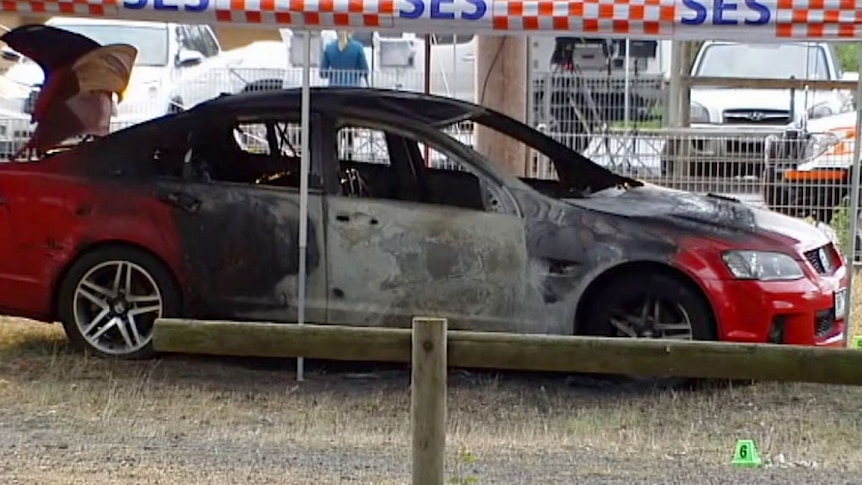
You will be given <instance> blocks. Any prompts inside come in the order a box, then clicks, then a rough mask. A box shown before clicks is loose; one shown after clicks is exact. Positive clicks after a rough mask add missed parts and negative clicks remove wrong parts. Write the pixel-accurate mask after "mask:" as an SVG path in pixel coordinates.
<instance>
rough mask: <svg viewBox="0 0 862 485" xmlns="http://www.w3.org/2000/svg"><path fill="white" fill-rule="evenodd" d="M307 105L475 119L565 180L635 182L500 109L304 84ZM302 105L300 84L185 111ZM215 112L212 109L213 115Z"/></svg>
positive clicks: (442, 122) (432, 120)
mask: <svg viewBox="0 0 862 485" xmlns="http://www.w3.org/2000/svg"><path fill="white" fill-rule="evenodd" d="M309 91H310V98H311V100H312V104H313V109H314V110H315V111H319V112H328V113H346V112H349V111H365V112H371V113H380V114H387V115H391V116H401V117H406V118H409V119H411V120H413V121H419V122H422V123H425V124H427V125H429V126H432V127H435V128H444V127H446V126H449V125H452V124H455V123H459V122H463V121H476V122H478V123H480V124H482V125H484V126H487V127H489V128H492V129H495V130H497V131H499V132H501V133H505V134H507V135H509V136H514V137H516V138H518V139H520V140H521V141H522V142H524V143H526V144H528V145H530V146H533V147H541V148H542V149H543V151H544V152H545V154H547V155H549V156H550V158H551V159H552V160H554V163H555V166H556V169H557V173H558V175H559V176H560V177H561V178H564V179H568V180H569V181H572V182H574V181H576V180H590V185H591V186H592V187H593V188H594V190H601V189H603V188H607V187H614V186H622V185H628V186H641V185H643V183H642V182H640V181H639V180H636V179H632V178H629V177H625V176H622V175H620V174H617V173H615V172H613V171H611V170H609V169H607V168H605V167H602V166H601V165H598V164H597V163H595V162H593V161H592V160H590V159H589V158H587V157H585V156H583V155H581V154H580V153H578V152H576V151H574V150H572V149H571V148H569V147H567V146H566V145H564V144H562V143H560V142H558V141H557V140H554V139H553V138H551V137H549V136H547V135H545V134H544V133H541V132H539V131H537V130H534V129H532V128H531V127H529V126H528V125H525V124H523V123H521V122H519V121H517V120H515V119H513V118H510V117H509V116H506V115H505V114H503V113H500V112H498V111H495V110H492V109H490V108H486V107H484V106H480V105H478V104H474V103H470V102H467V101H462V100H459V99H455V98H448V97H444V96H439V95H434V94H426V93H418V92H413V91H399V90H393V89H380V88H366V87H329V86H323V87H320V86H316V87H311V88H309ZM301 105H302V88H298V87H297V88H287V89H281V90H264V91H257V92H245V93H238V94H225V95H224V96H220V97H218V98H215V99H213V100H210V101H206V102H204V103H201V104H199V105H198V106H196V107H195V108H192V109H191V110H190V111H188V113H190V114H191V113H194V112H198V113H200V112H201V111H209V110H214V111H216V112H218V111H222V110H228V111H233V110H237V111H254V112H258V111H267V110H281V109H299V108H300V107H301ZM214 115H215V113H214Z"/></svg>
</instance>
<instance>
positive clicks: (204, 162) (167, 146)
mask: <svg viewBox="0 0 862 485" xmlns="http://www.w3.org/2000/svg"><path fill="white" fill-rule="evenodd" d="M300 126H301V125H300V123H299V122H294V121H285V120H278V119H252V120H239V119H234V120H218V121H215V122H212V123H210V124H209V125H205V126H204V127H200V126H199V127H197V128H195V130H196V131H186V132H185V133H174V135H173V136H171V137H168V138H165V137H163V138H162V139H161V140H159V143H157V146H156V147H155V149H154V151H153V162H154V164H155V167H156V171H157V172H158V174H159V175H160V176H163V177H165V176H166V177H177V178H182V179H185V180H188V181H192V182H226V183H234V184H244V185H260V186H271V187H283V188H291V189H297V190H298V189H299V188H300V175H301V171H300V169H301V155H302V153H301V150H300V147H301V138H300V134H301V128H300ZM319 180H320V177H318V176H317V174H314V173H310V174H309V187H310V188H319V187H320V185H321V184H320V183H319Z"/></svg>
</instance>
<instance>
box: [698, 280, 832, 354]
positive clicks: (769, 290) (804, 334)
mask: <svg viewBox="0 0 862 485" xmlns="http://www.w3.org/2000/svg"><path fill="white" fill-rule="evenodd" d="M845 275H846V272H845V269H844V267H842V268H840V269H839V270H838V273H836V274H835V275H833V276H821V277H820V278H818V280H817V281H812V280H810V279H807V278H804V279H800V280H796V281H741V280H713V281H711V282H710V285H709V287H710V289H709V291H708V292H709V293H710V295H709V296H710V300H711V301H712V302H713V306H714V310H715V313H716V317H717V321H718V327H719V328H718V329H719V338H720V339H721V340H723V341H730V342H744V343H776V344H790V345H814V346H828V347H844V346H845V334H846V332H847V314H848V313H849V295H848V294H847V290H846V288H847V281H846V276H845ZM842 291H843V293H844V302H845V303H844V308H845V312H844V313H845V314H844V315H837V316H836V314H835V310H836V308H835V305H836V292H842Z"/></svg>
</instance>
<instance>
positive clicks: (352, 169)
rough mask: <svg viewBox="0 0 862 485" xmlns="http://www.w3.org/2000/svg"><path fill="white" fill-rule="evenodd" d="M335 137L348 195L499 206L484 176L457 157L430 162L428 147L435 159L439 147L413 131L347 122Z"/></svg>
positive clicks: (342, 183)
mask: <svg viewBox="0 0 862 485" xmlns="http://www.w3.org/2000/svg"><path fill="white" fill-rule="evenodd" d="M336 143H337V150H336V153H337V154H338V173H339V177H340V187H341V195H343V196H347V197H361V198H370V199H387V200H394V201H406V202H419V203H424V204H429V205H439V206H449V207H458V208H462V209H470V210H476V211H483V212H496V211H497V206H496V203H495V202H494V201H493V200H489V198H488V197H486V191H485V190H484V189H483V184H487V183H488V182H487V181H485V180H484V178H483V177H481V176H480V175H479V174H477V173H475V172H473V171H472V170H470V168H469V166H468V165H467V164H464V163H462V162H461V161H459V160H456V159H453V158H452V157H449V158H447V159H446V163H445V164H431V166H429V164H428V163H427V161H426V158H425V157H426V153H427V154H429V155H430V159H431V160H434V159H435V156H437V157H439V155H435V154H437V153H438V152H436V151H435V150H433V149H431V148H430V147H429V148H428V149H427V151H426V146H427V145H426V144H424V143H422V142H421V141H420V140H417V139H416V138H414V137H408V136H405V135H402V134H400V133H395V132H393V131H388V130H386V129H378V128H368V127H365V126H362V125H360V124H347V123H345V124H342V125H341V126H340V127H339V130H338V132H337V137H336Z"/></svg>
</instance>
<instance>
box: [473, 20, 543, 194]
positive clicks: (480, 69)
mask: <svg viewBox="0 0 862 485" xmlns="http://www.w3.org/2000/svg"><path fill="white" fill-rule="evenodd" d="M475 69H476V71H475V74H476V103H477V104H480V105H482V106H486V107H488V108H491V109H494V110H497V111H499V112H501V113H503V114H506V115H509V116H511V117H513V118H515V119H516V120H518V121H526V120H527V93H528V92H529V90H528V88H529V86H528V85H527V70H528V69H527V38H526V37H522V36H499V35H496V36H485V35H479V36H477V37H476V68H475ZM474 146H475V148H476V150H477V151H478V152H479V153H481V154H482V155H485V156H486V157H488V158H489V159H491V161H492V162H493V163H496V164H499V165H500V166H501V167H503V168H504V169H505V170H508V171H509V172H510V173H511V174H512V175H515V176H518V177H523V176H525V175H527V167H526V165H525V164H524V160H526V159H527V158H526V157H527V150H526V146H525V145H524V144H522V143H521V142H519V141H516V140H514V139H512V138H509V137H508V136H505V135H501V134H499V133H498V132H496V131H494V130H491V129H489V128H485V127H483V126H479V125H477V126H476V129H475V139H474Z"/></svg>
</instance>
